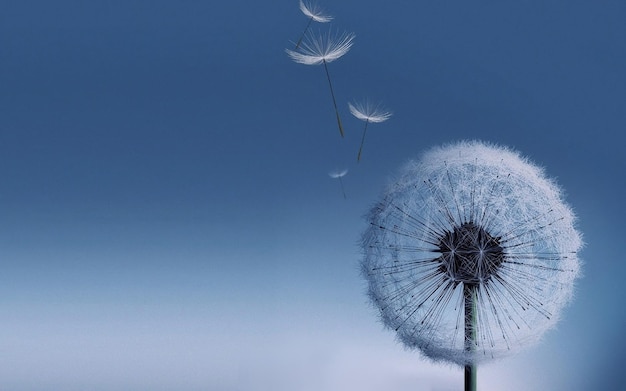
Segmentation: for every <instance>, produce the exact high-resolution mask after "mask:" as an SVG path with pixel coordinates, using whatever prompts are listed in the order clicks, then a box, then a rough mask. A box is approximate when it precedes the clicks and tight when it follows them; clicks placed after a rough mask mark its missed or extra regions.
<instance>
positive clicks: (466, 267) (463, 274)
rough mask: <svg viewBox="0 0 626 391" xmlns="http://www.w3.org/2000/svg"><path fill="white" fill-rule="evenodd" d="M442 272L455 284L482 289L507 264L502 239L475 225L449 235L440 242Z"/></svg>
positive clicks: (465, 226)
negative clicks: (484, 283) (481, 286)
mask: <svg viewBox="0 0 626 391" xmlns="http://www.w3.org/2000/svg"><path fill="white" fill-rule="evenodd" d="M438 252H440V253H441V256H440V257H439V262H440V266H439V269H440V271H441V272H443V273H445V274H446V275H447V277H448V278H450V279H451V280H453V281H455V282H459V283H460V282H462V283H464V284H469V285H478V284H480V283H482V282H486V281H488V280H489V279H490V278H491V276H492V275H493V274H495V273H496V272H497V269H498V268H499V267H500V265H501V264H502V262H503V261H504V256H505V255H504V249H503V248H502V247H501V246H500V238H497V237H493V236H491V235H490V234H489V233H488V232H487V231H485V229H484V228H482V227H481V226H479V225H476V224H474V223H473V222H467V223H463V224H461V225H459V226H455V227H454V229H453V230H452V231H451V232H450V231H446V232H445V233H444V235H443V236H442V237H441V238H440V239H439V249H438Z"/></svg>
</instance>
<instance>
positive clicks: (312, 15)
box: [296, 0, 333, 49]
mask: <svg viewBox="0 0 626 391" xmlns="http://www.w3.org/2000/svg"><path fill="white" fill-rule="evenodd" d="M300 11H302V13H303V14H304V15H305V16H306V17H307V18H309V22H308V23H307V25H306V27H305V28H304V31H302V34H301V35H300V38H299V39H298V42H297V43H296V49H298V48H299V47H300V43H301V42H302V38H303V37H304V34H306V32H307V31H309V27H310V26H311V22H317V23H328V22H330V21H331V20H333V17H332V16H330V15H325V12H324V10H323V9H321V8H320V7H319V6H318V5H317V4H314V3H312V2H308V1H307V2H305V1H303V0H300Z"/></svg>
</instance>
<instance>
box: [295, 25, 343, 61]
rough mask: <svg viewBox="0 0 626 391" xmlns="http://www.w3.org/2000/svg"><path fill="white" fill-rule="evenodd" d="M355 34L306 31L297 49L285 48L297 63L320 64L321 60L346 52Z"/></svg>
mask: <svg viewBox="0 0 626 391" xmlns="http://www.w3.org/2000/svg"><path fill="white" fill-rule="evenodd" d="M354 37H355V35H354V34H353V33H342V34H338V33H332V32H331V31H328V32H327V33H325V34H323V33H320V34H314V33H310V32H307V34H306V35H305V37H304V40H303V41H302V44H301V45H300V47H299V48H298V50H297V51H295V50H290V49H285V51H286V52H287V54H288V55H289V57H291V59H292V60H293V61H295V62H297V63H300V64H305V65H320V64H322V63H323V62H327V63H328V62H332V61H335V60H336V59H338V58H340V57H341V56H343V55H344V54H346V53H348V50H350V48H351V47H352V44H353V42H354Z"/></svg>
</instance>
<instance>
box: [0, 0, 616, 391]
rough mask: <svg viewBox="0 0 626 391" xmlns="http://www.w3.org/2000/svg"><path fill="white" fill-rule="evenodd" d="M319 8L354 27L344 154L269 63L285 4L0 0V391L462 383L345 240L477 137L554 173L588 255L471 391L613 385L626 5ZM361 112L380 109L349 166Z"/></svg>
mask: <svg viewBox="0 0 626 391" xmlns="http://www.w3.org/2000/svg"><path fill="white" fill-rule="evenodd" d="M320 4H321V5H322V6H323V7H324V8H326V9H327V10H328V11H329V12H330V13H331V14H333V15H334V16H335V20H334V22H333V23H332V26H333V28H334V29H336V30H338V31H344V30H345V31H353V32H355V33H356V35H357V37H356V40H355V45H354V47H353V48H352V50H351V51H350V52H349V53H348V54H347V55H346V56H345V57H343V58H341V59H340V60H338V61H337V62H334V63H332V64H330V67H329V68H330V71H331V75H332V77H333V81H334V83H335V85H334V86H335V91H336V94H337V100H338V103H339V105H340V109H341V112H342V116H343V120H344V125H345V128H346V133H347V135H346V138H345V139H341V138H340V137H339V133H338V130H337V128H336V123H335V119H334V113H333V110H332V106H331V100H330V96H329V91H328V86H327V84H326V80H325V76H324V72H323V69H322V68H321V67H310V66H304V65H300V64H295V63H293V62H292V61H290V59H289V58H288V57H287V56H286V54H285V53H284V49H285V48H290V47H292V45H293V44H292V42H293V41H295V40H297V38H298V36H299V34H300V33H301V31H302V30H303V29H304V26H305V25H306V18H305V17H304V16H303V15H302V14H301V13H300V11H299V10H298V3H297V1H296V0H289V1H287V0H277V1H266V2H257V1H249V0H248V1H242V0H234V1H228V2H215V1H157V0H154V1H134V0H123V1H121V0H119V1H115V0H110V1H88V2H86V1H78V0H77V1H67V0H64V1H30V0H22V1H14V0H5V1H3V2H2V4H1V5H0V218H1V224H0V389H2V390H51V389H62V390H218V391H221V390H224V391H239V390H242V391H243V390H261V391H263V390H268V391H269V390H272V391H280V390H305V391H306V390H327V391H334V390H350V389H355V390H357V389H358V390H361V391H374V390H397V391H403V390H418V391H421V390H433V391H451V390H461V387H462V371H461V370H460V369H457V368H454V367H448V366H445V365H435V364H432V363H430V362H428V361H427V360H425V359H423V358H421V356H420V355H419V353H417V352H409V351H405V350H404V349H403V348H402V347H401V346H400V345H399V344H398V343H397V342H395V341H394V336H393V334H392V333H391V332H389V331H386V330H383V328H382V326H381V324H380V323H378V321H377V319H376V312H375V310H374V309H373V308H371V307H370V306H369V304H368V302H367V300H366V297H365V295H364V291H365V286H364V283H363V281H362V280H361V278H360V276H359V273H358V261H359V258H360V250H359V247H358V239H359V236H360V233H361V231H362V230H363V229H364V228H365V225H366V223H365V221H364V219H363V218H362V216H363V214H364V213H365V212H366V211H367V210H368V209H369V207H370V206H371V205H372V203H373V202H374V201H375V200H376V199H377V196H378V195H379V193H380V191H381V190H382V188H383V187H384V185H385V184H386V183H387V182H388V181H389V178H390V177H391V176H392V175H393V173H394V172H396V170H397V168H398V167H399V166H401V165H402V163H404V162H405V161H407V159H410V158H413V157H416V156H418V155H419V153H420V152H421V151H423V150H424V149H427V148H429V147H431V146H434V145H438V144H441V143H446V142H451V141H455V140H460V139H468V138H469V139H482V140H487V141H492V142H496V143H501V144H505V145H508V146H511V147H513V148H516V149H518V150H520V151H522V152H523V153H524V154H525V155H527V156H529V157H530V158H531V159H532V160H533V161H535V162H536V163H537V164H539V165H541V166H544V167H546V169H547V172H548V174H549V175H551V176H553V177H556V178H557V180H558V182H559V183H560V184H561V185H562V187H563V188H564V189H565V190H566V199H567V201H568V202H569V203H570V204H571V205H572V206H573V207H574V209H575V210H576V212H577V214H578V216H579V227H580V229H581V231H582V232H583V233H584V237H585V241H586V247H585V249H584V251H583V252H582V254H581V255H582V258H583V259H584V261H585V264H584V278H583V279H581V280H580V281H579V283H578V286H577V294H576V298H575V301H574V302H573V303H572V305H571V306H569V307H568V308H567V309H566V310H565V312H564V314H563V319H562V321H561V322H560V323H559V327H558V329H557V330H555V331H551V332H549V333H548V334H546V336H545V339H544V341H543V343H542V344H540V345H539V346H537V347H535V348H532V349H530V350H527V351H525V352H524V353H522V354H520V355H518V356H515V357H513V358H510V359H506V360H502V361H500V362H497V363H494V364H490V365H486V366H484V367H481V368H480V369H479V387H480V389H481V390H485V391H496V390H513V391H529V390H531V391H532V390H591V389H603V390H619V389H623V387H624V385H623V380H622V379H623V369H622V365H621V363H623V356H624V353H623V352H624V349H625V348H626V337H625V336H624V330H625V329H626V311H625V310H624V304H623V303H624V299H626V297H625V296H626V295H625V294H624V288H623V286H624V283H623V281H624V278H625V276H626V262H625V260H624V255H623V254H624V253H623V252H622V250H623V248H622V247H623V246H624V236H625V235H626V230H625V229H624V217H626V216H624V199H625V198H626V191H625V181H624V170H625V169H626V167H625V162H626V159H625V157H624V147H625V143H626V139H625V137H624V132H625V131H626V110H625V104H626V73H625V72H624V70H625V69H626V46H625V45H624V42H625V38H626V24H625V23H624V21H625V20H626V4H625V3H624V2H623V1H621V0H613V1H611V0H600V1H578V0H570V1H550V2H546V1H539V0H536V1H535V0H533V1H478V2H476V1H471V2H468V1H456V0H452V1H427V2H416V1H395V2H383V1H370V0H367V1H357V0H344V1H326V2H322V3H320ZM328 27H329V26H328V25H323V26H319V25H317V26H314V28H315V29H316V30H320V29H321V30H322V31H325V30H326V29H327V28H328ZM364 97H371V98H373V99H375V100H376V99H380V100H382V101H383V102H384V103H385V104H386V105H387V106H388V107H389V108H390V109H392V111H393V112H394V116H393V117H392V118H391V119H390V120H389V121H388V122H385V123H383V124H376V125H372V126H371V127H370V129H369V131H368V138H367V140H366V143H365V149H364V152H363V159H362V161H361V163H360V164H358V165H357V164H356V152H357V149H358V142H359V141H360V132H361V130H362V126H363V123H362V122H359V121H357V120H356V119H355V118H353V117H351V116H350V115H349V112H348V110H347V102H348V101H350V100H353V99H360V98H364ZM343 167H346V168H349V169H350V172H349V174H348V175H347V176H346V177H345V178H344V184H345V190H346V193H347V199H345V200H344V199H343V197H342V195H341V190H340V187H339V183H338V182H337V181H336V180H333V179H331V178H330V177H329V176H328V175H327V173H328V172H329V171H331V170H332V169H335V168H343Z"/></svg>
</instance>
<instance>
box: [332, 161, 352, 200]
mask: <svg viewBox="0 0 626 391" xmlns="http://www.w3.org/2000/svg"><path fill="white" fill-rule="evenodd" d="M347 173H348V169H347V168H346V169H344V170H340V171H339V170H337V171H331V172H329V173H328V175H329V176H330V177H331V178H333V179H339V183H340V184H341V193H342V194H343V198H344V199H345V198H346V192H345V190H344V187H343V180H342V179H341V178H343V177H344V176H346V174H347Z"/></svg>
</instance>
